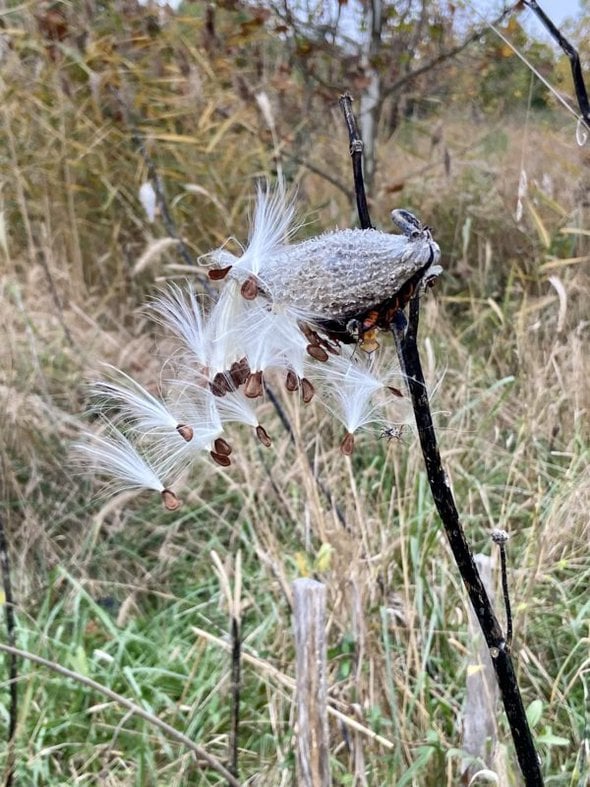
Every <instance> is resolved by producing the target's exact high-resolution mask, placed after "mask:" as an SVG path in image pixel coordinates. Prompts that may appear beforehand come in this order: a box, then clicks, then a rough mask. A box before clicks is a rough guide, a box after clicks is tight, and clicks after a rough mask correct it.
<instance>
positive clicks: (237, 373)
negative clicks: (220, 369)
mask: <svg viewBox="0 0 590 787" xmlns="http://www.w3.org/2000/svg"><path fill="white" fill-rule="evenodd" d="M229 374H230V377H231V379H232V382H233V384H234V385H235V386H236V388H239V387H240V385H243V384H244V383H245V382H246V380H247V379H248V375H249V374H250V364H249V363H248V359H247V358H242V359H241V360H239V361H234V362H233V363H232V365H231V367H230V370H229Z"/></svg>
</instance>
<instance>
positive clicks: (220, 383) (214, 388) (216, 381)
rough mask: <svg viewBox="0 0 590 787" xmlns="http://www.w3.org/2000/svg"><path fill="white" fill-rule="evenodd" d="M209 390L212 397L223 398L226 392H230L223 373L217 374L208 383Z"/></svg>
mask: <svg viewBox="0 0 590 787" xmlns="http://www.w3.org/2000/svg"><path fill="white" fill-rule="evenodd" d="M209 389H210V390H211V393H212V394H213V395H214V396H225V395H226V393H227V392H228V391H231V390H232V388H231V387H230V386H229V385H228V379H227V375H226V374H225V372H217V374H216V375H215V377H214V378H213V379H212V380H211V382H210V383H209Z"/></svg>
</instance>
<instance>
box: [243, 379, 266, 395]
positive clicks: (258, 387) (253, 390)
mask: <svg viewBox="0 0 590 787" xmlns="http://www.w3.org/2000/svg"><path fill="white" fill-rule="evenodd" d="M263 390H264V389H263V384H262V372H250V374H249V375H248V379H247V380H246V385H245V386H244V393H245V394H246V396H247V397H248V399H256V398H257V397H258V396H262V392H263Z"/></svg>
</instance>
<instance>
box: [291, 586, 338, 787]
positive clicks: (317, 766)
mask: <svg viewBox="0 0 590 787" xmlns="http://www.w3.org/2000/svg"><path fill="white" fill-rule="evenodd" d="M325 617H326V588H325V587H324V585H322V584H321V583H320V582H316V581H315V580H313V579H296V580H295V582H293V627H294V631H295V650H296V670H297V675H296V679H297V771H298V776H297V784H298V785H300V787H329V785H330V764H329V753H330V751H329V744H328V710H327V685H326V635H325Z"/></svg>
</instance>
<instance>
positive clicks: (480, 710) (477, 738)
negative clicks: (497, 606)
mask: <svg viewBox="0 0 590 787" xmlns="http://www.w3.org/2000/svg"><path fill="white" fill-rule="evenodd" d="M474 560H475V564H476V566H477V569H478V571H479V573H480V576H481V579H482V582H483V584H484V587H485V589H486V591H487V593H488V596H489V598H490V601H491V603H492V604H493V603H494V588H493V582H492V559H491V558H490V557H488V556H487V555H475V557H474ZM469 641H470V648H469V651H470V652H469V666H468V668H467V691H466V695H465V706H464V708H463V750H464V751H465V752H467V753H468V754H470V755H472V756H473V757H478V758H479V759H480V760H482V761H483V762H485V764H486V766H487V767H488V768H492V767H493V768H494V769H496V768H499V767H500V766H501V762H500V759H499V758H498V757H497V756H496V755H497V746H498V730H497V724H496V716H497V707H496V706H497V702H498V684H497V681H496V676H495V674H494V667H493V665H492V659H491V658H490V651H489V648H488V647H487V645H486V642H485V640H484V638H483V636H482V634H481V631H480V629H479V625H478V622H477V618H476V616H475V613H474V611H473V609H472V607H471V605H469ZM480 770H481V766H480V765H478V764H475V765H470V764H469V762H468V761H467V762H465V761H464V762H463V764H462V766H461V771H462V784H468V783H469V782H470V780H471V778H472V777H473V776H474V775H475V773H477V772H478V771H480ZM501 783H502V784H504V782H503V781H502V782H501ZM506 783H507V782H506Z"/></svg>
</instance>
